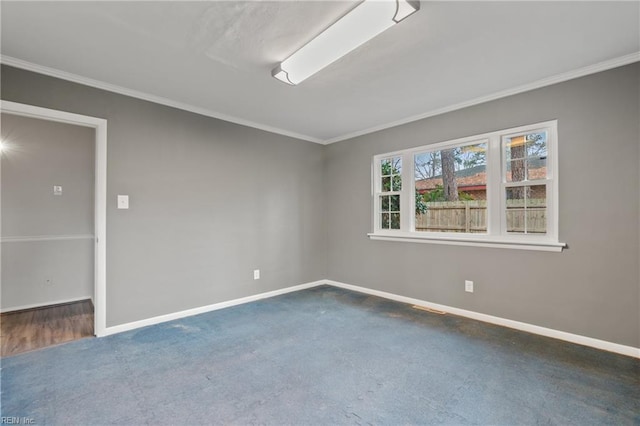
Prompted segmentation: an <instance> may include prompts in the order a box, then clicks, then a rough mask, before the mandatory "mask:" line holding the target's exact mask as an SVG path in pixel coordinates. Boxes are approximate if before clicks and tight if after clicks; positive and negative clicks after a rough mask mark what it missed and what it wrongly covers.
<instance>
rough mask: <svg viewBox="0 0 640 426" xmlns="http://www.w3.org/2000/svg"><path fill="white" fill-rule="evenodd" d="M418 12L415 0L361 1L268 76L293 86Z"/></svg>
mask: <svg viewBox="0 0 640 426" xmlns="http://www.w3.org/2000/svg"><path fill="white" fill-rule="evenodd" d="M419 9H420V2H419V1H417V0H364V1H363V2H362V3H360V4H359V5H358V6H357V7H355V8H354V9H353V10H352V11H351V12H349V13H348V14H346V15H345V16H343V17H342V18H340V20H338V21H337V22H336V23H335V24H333V25H332V26H330V27H329V28H327V29H326V30H325V31H324V32H322V33H321V34H320V35H318V36H317V37H316V38H314V39H313V40H311V41H310V42H309V43H307V44H306V45H304V46H303V47H302V48H300V50H298V51H297V52H295V53H294V54H293V55H291V56H289V57H288V58H287V59H285V60H284V61H282V62H281V63H280V65H278V66H277V67H275V68H274V69H273V71H272V72H271V75H272V76H274V77H275V78H277V79H278V80H280V81H282V82H284V83H287V84H291V85H296V84H298V83H300V82H301V81H303V80H305V79H307V78H308V77H310V76H312V75H313V74H315V73H317V72H318V71H320V70H321V69H322V68H324V67H326V66H327V65H329V64H331V63H332V62H335V61H336V60H338V59H340V58H341V57H343V56H344V55H346V54H347V53H349V52H351V51H352V50H354V49H355V48H357V47H358V46H360V45H362V44H364V43H365V42H367V41H369V40H371V39H372V38H374V37H375V36H377V35H378V34H380V33H381V32H383V31H385V30H386V29H388V28H390V27H392V26H393V25H394V24H397V23H398V22H400V21H402V20H403V19H405V18H406V17H408V16H410V15H412V14H413V13H415V12H417V11H418V10H419Z"/></svg>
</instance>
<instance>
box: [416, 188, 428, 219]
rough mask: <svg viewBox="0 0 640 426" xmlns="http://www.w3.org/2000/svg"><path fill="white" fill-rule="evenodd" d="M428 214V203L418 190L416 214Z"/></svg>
mask: <svg viewBox="0 0 640 426" xmlns="http://www.w3.org/2000/svg"><path fill="white" fill-rule="evenodd" d="M426 212H427V202H426V201H425V200H424V195H422V194H421V193H419V192H418V190H416V214H425V213H426Z"/></svg>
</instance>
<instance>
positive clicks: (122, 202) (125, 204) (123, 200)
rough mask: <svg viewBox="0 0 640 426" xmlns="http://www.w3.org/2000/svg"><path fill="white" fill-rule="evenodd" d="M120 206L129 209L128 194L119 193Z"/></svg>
mask: <svg viewBox="0 0 640 426" xmlns="http://www.w3.org/2000/svg"><path fill="white" fill-rule="evenodd" d="M118 208H119V209H128V208H129V196H128V195H118Z"/></svg>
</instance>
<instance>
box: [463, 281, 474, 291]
mask: <svg viewBox="0 0 640 426" xmlns="http://www.w3.org/2000/svg"><path fill="white" fill-rule="evenodd" d="M464 291H466V292H468V293H473V281H469V280H465V281H464Z"/></svg>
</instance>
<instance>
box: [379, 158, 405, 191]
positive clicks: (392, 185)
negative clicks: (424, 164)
mask: <svg viewBox="0 0 640 426" xmlns="http://www.w3.org/2000/svg"><path fill="white" fill-rule="evenodd" d="M401 174H402V158H401V157H393V158H385V159H384V160H382V161H381V162H380V176H381V177H382V182H381V183H382V185H381V188H382V192H387V191H400V190H401V189H402V177H401V176H400V175H401Z"/></svg>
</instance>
